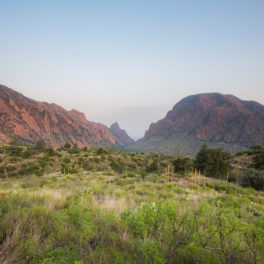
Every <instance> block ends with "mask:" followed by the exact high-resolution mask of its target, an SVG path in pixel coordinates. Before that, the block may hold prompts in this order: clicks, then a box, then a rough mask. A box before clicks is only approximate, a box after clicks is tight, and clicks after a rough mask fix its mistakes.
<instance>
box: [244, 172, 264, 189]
mask: <svg viewBox="0 0 264 264" xmlns="http://www.w3.org/2000/svg"><path fill="white" fill-rule="evenodd" d="M239 177H240V184H241V185H242V186H243V187H252V188H254V189H256V190H259V191H260V190H262V191H264V171H257V170H255V169H246V170H242V171H240V174H239Z"/></svg>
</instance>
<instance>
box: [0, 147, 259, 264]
mask: <svg viewBox="0 0 264 264" xmlns="http://www.w3.org/2000/svg"><path fill="white" fill-rule="evenodd" d="M0 152H1V153H0V177H1V178H0V263H3V264H7V263H8V264H9V263H31V264H37V263H38V264H54V263H55V264H61V263H63V264H64V263H65V264H66V263H73V264H85V263H89V264H98V263H101V264H103V263H105V264H108V263H115V264H122V263H128V264H129V263H131V264H132V263H137V264H141V263H142V264H143V263H147V264H152V263H154V264H169V263H179V264H180V263H216V264H217V263H229V264H231V263H232V264H234V263H245V264H250V263H264V196H263V194H264V193H263V191H264V184H263V181H264V180H263V179H264V176H263V175H264V174H263V153H264V150H263V148H262V147H253V148H251V149H250V150H248V151H246V152H241V153H238V154H237V155H236V156H231V155H230V154H228V153H226V152H224V151H222V150H220V149H213V150H212V149H208V148H207V147H206V146H203V147H202V148H201V150H200V152H199V153H198V154H197V156H196V158H195V159H193V158H189V157H184V156H178V155H163V154H155V153H125V152H122V151H120V150H115V149H104V148H97V149H89V148H88V149H87V148H78V147H77V146H71V145H70V144H67V145H65V146H64V147H63V148H59V149H52V148H46V147H45V145H44V144H42V142H38V143H37V144H36V145H35V146H24V145H23V146H22V145H19V144H17V143H16V142H12V143H10V144H5V145H4V144H2V145H1V146H0Z"/></svg>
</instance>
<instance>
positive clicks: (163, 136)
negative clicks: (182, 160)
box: [128, 93, 264, 156]
mask: <svg viewBox="0 0 264 264" xmlns="http://www.w3.org/2000/svg"><path fill="white" fill-rule="evenodd" d="M263 131H264V106H263V105H261V104H259V103H257V102H252V101H242V100H240V99H238V98H237V97H235V96H233V95H223V94H218V93H207V94H198V95H192V96H188V97H186V98H184V99H182V100H181V101H180V102H178V103H177V104H176V105H175V106H174V107H173V109H172V110H171V111H169V112H168V113H167V115H166V117H164V118H163V119H161V120H159V121H158V122H157V123H153V124H151V125H150V127H149V129H148V130H147V131H146V133H145V136H144V137H143V138H142V139H140V140H139V141H137V142H136V143H135V144H134V145H132V146H129V147H128V149H129V150H133V151H159V152H164V153H179V154H186V155H192V156H193V155H195V154H196V153H197V151H198V149H199V148H200V147H201V145H202V144H203V143H206V144H207V145H208V146H210V147H221V148H223V149H226V150H230V151H232V152H237V151H240V150H243V149H246V148H247V147H249V146H252V145H264V133H263Z"/></svg>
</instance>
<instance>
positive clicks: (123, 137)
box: [110, 122, 134, 146]
mask: <svg viewBox="0 0 264 264" xmlns="http://www.w3.org/2000/svg"><path fill="white" fill-rule="evenodd" d="M110 131H111V132H112V134H113V135H114V136H115V137H116V139H117V142H118V144H119V145H120V146H127V145H131V144H133V143H134V140H133V139H132V138H130V137H129V136H128V134H127V132H126V131H125V130H123V129H121V128H120V127H119V124H118V123H117V122H115V123H114V124H112V125H111V127H110Z"/></svg>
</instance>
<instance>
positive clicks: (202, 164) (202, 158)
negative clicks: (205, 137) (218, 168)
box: [194, 144, 208, 173]
mask: <svg viewBox="0 0 264 264" xmlns="http://www.w3.org/2000/svg"><path fill="white" fill-rule="evenodd" d="M207 159H208V148H207V145H206V144H203V145H202V147H201V148H200V150H199V152H198V153H197V155H196V157H195V161H194V167H195V168H196V169H197V170H198V171H200V172H201V173H205V169H206V164H207Z"/></svg>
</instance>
